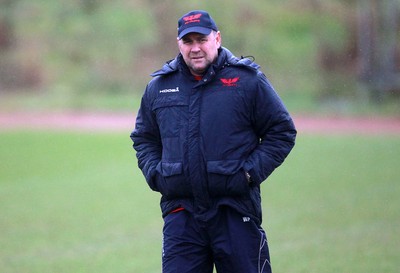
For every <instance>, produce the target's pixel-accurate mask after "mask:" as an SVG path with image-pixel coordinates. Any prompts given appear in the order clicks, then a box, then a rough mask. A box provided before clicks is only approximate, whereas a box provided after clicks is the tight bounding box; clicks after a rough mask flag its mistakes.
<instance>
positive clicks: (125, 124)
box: [0, 112, 400, 136]
mask: <svg viewBox="0 0 400 273" xmlns="http://www.w3.org/2000/svg"><path fill="white" fill-rule="evenodd" d="M293 119H294V121H295V124H296V127H297V130H298V132H299V134H325V135H332V134H333V135H348V134H363V135H382V134H386V135H387V134H389V135H397V136H400V118H386V117H385V118H384V117H357V118H348V117H321V116H302V115H298V116H294V118H293ZM134 126H135V113H85V112H62V113H40V112H39V113H37V112H36V113H23V112H18V113H0V131H6V130H23V129H31V130H44V129H45V130H68V131H94V132H99V131H101V132H128V133H129V132H130V131H132V129H133V128H134Z"/></svg>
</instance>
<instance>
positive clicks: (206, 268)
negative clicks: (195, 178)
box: [162, 207, 272, 273]
mask: <svg viewBox="0 0 400 273" xmlns="http://www.w3.org/2000/svg"><path fill="white" fill-rule="evenodd" d="M214 266H215V268H216V270H217V272H218V273H270V272H272V271H271V264H270V258H269V250H268V244H267V237H266V234H265V232H264V230H263V229H262V228H261V227H260V226H258V225H257V224H256V223H255V222H253V221H252V219H251V218H250V217H248V216H246V215H241V214H239V213H237V212H236V211H235V210H233V209H231V208H229V207H222V208H220V209H219V210H218V213H216V214H215V215H214V216H213V217H211V218H210V219H207V220H200V219H199V218H197V217H195V216H194V215H192V214H191V213H189V212H188V211H186V210H183V211H179V212H175V213H171V214H169V215H167V216H166V217H165V218H164V229H163V253H162V268H163V271H162V272H163V273H212V272H213V267H214Z"/></svg>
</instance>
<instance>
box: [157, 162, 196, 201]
mask: <svg viewBox="0 0 400 273" xmlns="http://www.w3.org/2000/svg"><path fill="white" fill-rule="evenodd" d="M156 183H157V189H158V190H159V192H160V193H161V194H162V195H163V196H164V198H166V199H167V200H168V199H174V198H183V197H189V196H191V187H190V184H189V183H188V181H187V180H186V179H185V176H184V174H183V165H182V162H160V163H159V164H158V165H157V178H156Z"/></svg>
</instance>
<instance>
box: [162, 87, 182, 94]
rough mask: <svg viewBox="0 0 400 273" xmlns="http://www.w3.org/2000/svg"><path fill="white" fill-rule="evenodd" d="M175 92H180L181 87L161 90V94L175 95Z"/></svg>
mask: <svg viewBox="0 0 400 273" xmlns="http://www.w3.org/2000/svg"><path fill="white" fill-rule="evenodd" d="M175 92H179V87H176V88H170V89H163V90H160V93H175Z"/></svg>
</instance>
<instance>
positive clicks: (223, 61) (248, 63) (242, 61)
mask: <svg viewBox="0 0 400 273" xmlns="http://www.w3.org/2000/svg"><path fill="white" fill-rule="evenodd" d="M226 66H243V67H248V68H250V69H253V70H258V69H259V68H260V66H259V65H258V64H256V63H255V62H253V61H252V60H250V59H248V58H244V57H242V58H237V57H236V56H234V55H233V54H232V52H230V51H229V49H227V48H225V47H221V48H220V49H219V53H218V58H217V61H216V62H215V63H214V64H212V65H211V66H210V68H209V69H208V71H207V73H206V75H208V74H209V73H210V70H211V71H217V70H219V69H221V68H224V67H226ZM179 70H187V66H186V64H185V63H184V61H183V57H182V55H181V54H179V55H178V56H176V58H175V59H173V60H170V61H168V62H166V63H165V64H164V65H163V67H162V68H161V69H159V70H157V71H155V72H153V73H152V74H151V75H150V76H152V77H156V76H161V75H167V74H171V73H174V72H176V71H179Z"/></svg>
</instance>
